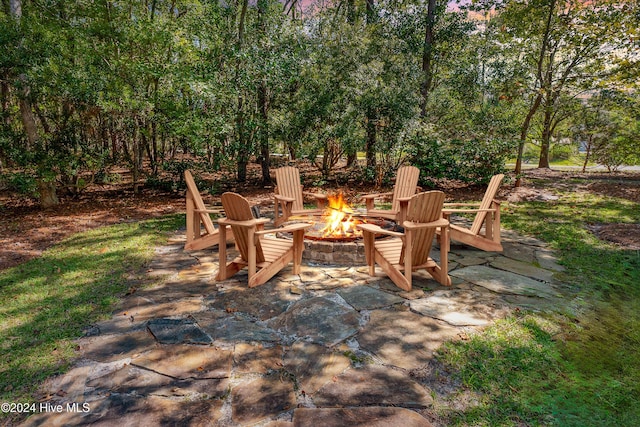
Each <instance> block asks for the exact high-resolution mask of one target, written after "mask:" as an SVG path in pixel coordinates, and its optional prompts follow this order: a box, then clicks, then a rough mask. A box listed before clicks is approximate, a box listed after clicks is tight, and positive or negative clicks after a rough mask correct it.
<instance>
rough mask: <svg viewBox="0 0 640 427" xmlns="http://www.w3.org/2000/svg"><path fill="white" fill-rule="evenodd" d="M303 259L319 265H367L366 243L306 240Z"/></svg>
mask: <svg viewBox="0 0 640 427" xmlns="http://www.w3.org/2000/svg"><path fill="white" fill-rule="evenodd" d="M302 259H304V260H306V261H308V262H312V263H318V264H331V265H350V266H356V265H366V261H365V257H364V243H363V242H362V241H357V242H328V241H319V240H305V242H304V252H303V253H302Z"/></svg>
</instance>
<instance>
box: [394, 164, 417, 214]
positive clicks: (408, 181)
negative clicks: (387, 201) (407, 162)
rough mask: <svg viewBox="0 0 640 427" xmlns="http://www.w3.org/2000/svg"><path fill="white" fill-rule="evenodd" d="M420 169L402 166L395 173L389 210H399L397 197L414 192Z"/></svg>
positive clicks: (404, 196)
mask: <svg viewBox="0 0 640 427" xmlns="http://www.w3.org/2000/svg"><path fill="white" fill-rule="evenodd" d="M419 177H420V169H418V168H417V167H415V166H402V167H401V168H400V169H398V174H397V175H396V184H395V186H394V187H393V201H392V202H391V210H394V211H399V210H400V201H399V200H398V199H399V198H400V199H402V198H406V197H411V196H413V195H415V194H416V188H417V187H418V178H419Z"/></svg>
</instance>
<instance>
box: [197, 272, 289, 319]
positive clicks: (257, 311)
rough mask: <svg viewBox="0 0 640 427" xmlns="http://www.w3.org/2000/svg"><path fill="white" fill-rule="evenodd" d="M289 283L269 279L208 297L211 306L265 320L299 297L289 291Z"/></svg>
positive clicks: (279, 312)
mask: <svg viewBox="0 0 640 427" xmlns="http://www.w3.org/2000/svg"><path fill="white" fill-rule="evenodd" d="M290 288H291V285H290V284H288V283H280V282H278V281H277V280H271V281H269V282H267V283H265V284H264V285H262V286H258V287H257V288H252V289H249V288H247V287H246V285H245V286H244V287H242V288H240V287H233V288H229V289H223V290H220V291H218V292H216V293H214V294H212V295H211V296H210V297H209V299H208V301H207V302H208V304H209V306H210V307H211V308H215V309H217V310H222V311H226V312H228V313H234V312H241V313H247V314H250V315H252V316H254V317H256V318H258V319H260V320H267V319H271V318H273V317H276V316H278V315H280V314H281V313H283V312H284V311H285V310H286V309H287V307H288V306H289V305H291V304H292V303H293V302H295V301H298V300H299V299H300V296H299V295H295V294H292V293H291V292H290Z"/></svg>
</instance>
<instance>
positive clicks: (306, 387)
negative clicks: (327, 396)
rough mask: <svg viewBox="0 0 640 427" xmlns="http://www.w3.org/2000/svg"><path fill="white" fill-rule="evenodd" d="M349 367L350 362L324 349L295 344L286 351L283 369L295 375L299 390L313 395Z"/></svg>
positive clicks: (317, 346)
mask: <svg viewBox="0 0 640 427" xmlns="http://www.w3.org/2000/svg"><path fill="white" fill-rule="evenodd" d="M350 366H351V360H350V359H349V358H348V357H346V356H344V355H343V354H340V353H338V352H335V351H331V350H328V349H327V348H326V347H324V346H321V345H317V344H311V343H307V342H302V341H301V342H297V343H295V344H294V345H293V346H292V347H291V348H290V349H287V351H286V353H285V357H284V367H285V369H286V370H287V371H288V372H291V373H292V374H294V375H295V377H296V380H297V381H298V384H299V386H300V390H301V391H304V392H305V393H309V394H313V393H315V392H316V391H317V390H318V389H320V388H321V387H322V386H323V385H325V384H327V383H329V382H330V381H332V379H333V378H334V377H335V376H337V375H340V374H342V373H343V372H344V371H345V370H347V369H348V368H349V367H350Z"/></svg>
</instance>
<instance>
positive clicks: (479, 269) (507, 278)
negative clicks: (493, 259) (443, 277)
mask: <svg viewBox="0 0 640 427" xmlns="http://www.w3.org/2000/svg"><path fill="white" fill-rule="evenodd" d="M451 275H452V276H455V277H458V278H461V279H464V280H466V281H467V282H471V283H473V284H475V285H478V286H482V287H484V288H487V289H489V290H491V291H493V292H497V293H500V294H516V295H528V296H538V297H541V298H552V297H554V295H555V292H554V290H553V288H552V287H551V286H549V284H547V283H543V282H539V281H537V280H533V279H530V278H528V277H525V276H521V275H519V274H515V273H511V272H509V271H502V270H497V269H495V268H491V267H486V266H482V265H476V266H471V267H465V268H461V269H459V270H455V271H452V272H451Z"/></svg>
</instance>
